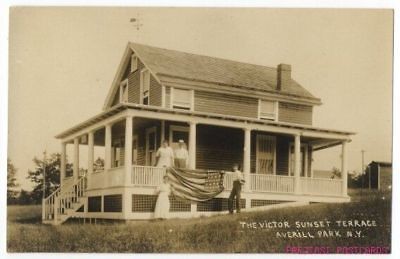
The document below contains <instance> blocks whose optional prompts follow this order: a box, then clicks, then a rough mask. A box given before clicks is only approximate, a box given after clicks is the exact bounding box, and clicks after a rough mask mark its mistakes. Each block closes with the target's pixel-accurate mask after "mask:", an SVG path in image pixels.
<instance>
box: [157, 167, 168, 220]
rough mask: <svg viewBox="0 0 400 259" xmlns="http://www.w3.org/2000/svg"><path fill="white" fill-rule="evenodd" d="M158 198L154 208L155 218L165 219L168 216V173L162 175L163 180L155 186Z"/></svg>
mask: <svg viewBox="0 0 400 259" xmlns="http://www.w3.org/2000/svg"><path fill="white" fill-rule="evenodd" d="M157 192H158V198H157V202H156V208H155V210H154V218H155V219H167V218H168V217H169V206H170V204H169V197H168V196H169V194H170V192H171V185H170V184H169V182H168V175H164V177H163V182H162V184H160V186H158V188H157Z"/></svg>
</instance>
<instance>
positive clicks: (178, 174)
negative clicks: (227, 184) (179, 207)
mask: <svg viewBox="0 0 400 259" xmlns="http://www.w3.org/2000/svg"><path fill="white" fill-rule="evenodd" d="M167 174H168V177H169V180H170V184H171V187H172V192H173V195H175V196H176V197H178V198H182V199H185V200H192V201H206V200H209V199H212V198H213V197H215V196H217V195H218V194H220V193H221V192H222V191H223V190H224V184H223V183H224V174H223V171H210V170H190V169H181V168H174V167H171V168H168V170H167Z"/></svg>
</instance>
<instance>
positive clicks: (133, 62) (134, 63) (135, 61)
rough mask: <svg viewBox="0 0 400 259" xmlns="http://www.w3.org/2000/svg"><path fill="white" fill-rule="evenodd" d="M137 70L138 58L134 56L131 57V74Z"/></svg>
mask: <svg viewBox="0 0 400 259" xmlns="http://www.w3.org/2000/svg"><path fill="white" fill-rule="evenodd" d="M137 69H138V58H137V56H136V55H135V54H133V55H132V56H131V73H132V72H135V71H136V70H137Z"/></svg>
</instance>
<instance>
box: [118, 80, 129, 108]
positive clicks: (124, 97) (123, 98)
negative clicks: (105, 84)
mask: <svg viewBox="0 0 400 259" xmlns="http://www.w3.org/2000/svg"><path fill="white" fill-rule="evenodd" d="M119 93H120V96H119V100H120V102H121V103H127V102H128V80H124V81H122V82H121V85H120V88H119Z"/></svg>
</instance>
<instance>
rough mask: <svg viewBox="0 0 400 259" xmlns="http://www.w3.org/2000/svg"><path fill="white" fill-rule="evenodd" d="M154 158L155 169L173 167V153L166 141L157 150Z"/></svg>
mask: <svg viewBox="0 0 400 259" xmlns="http://www.w3.org/2000/svg"><path fill="white" fill-rule="evenodd" d="M156 158H157V162H156V166H157V167H171V166H174V151H173V150H172V148H171V147H170V146H169V144H168V140H164V142H163V145H162V146H161V147H160V148H159V149H158V150H157V153H156Z"/></svg>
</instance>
